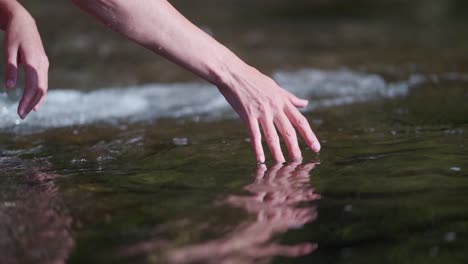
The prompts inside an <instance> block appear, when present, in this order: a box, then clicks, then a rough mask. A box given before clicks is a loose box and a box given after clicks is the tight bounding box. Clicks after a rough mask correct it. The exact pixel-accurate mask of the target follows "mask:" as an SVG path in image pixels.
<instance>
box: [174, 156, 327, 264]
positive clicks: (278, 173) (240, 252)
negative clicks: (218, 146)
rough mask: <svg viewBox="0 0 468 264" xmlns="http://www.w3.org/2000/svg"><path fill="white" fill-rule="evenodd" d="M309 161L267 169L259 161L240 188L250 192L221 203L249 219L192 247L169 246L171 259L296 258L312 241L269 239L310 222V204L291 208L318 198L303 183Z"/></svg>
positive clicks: (236, 260)
mask: <svg viewBox="0 0 468 264" xmlns="http://www.w3.org/2000/svg"><path fill="white" fill-rule="evenodd" d="M314 166H315V164H313V163H309V164H297V163H296V164H291V165H286V166H281V165H276V166H273V167H272V168H270V169H269V170H267V168H266V166H265V165H263V164H262V165H259V167H258V168H257V170H256V174H255V182H254V183H252V184H250V185H248V186H246V187H245V189H246V190H247V191H249V192H250V193H251V194H252V195H250V196H231V197H229V198H228V199H227V203H228V204H230V205H233V206H235V207H240V208H244V209H245V210H247V211H248V212H249V213H251V214H254V215H255V216H256V219H255V221H254V222H250V221H248V222H244V223H241V224H240V225H239V226H238V227H237V228H236V229H235V230H233V231H232V232H231V233H229V234H227V235H226V236H225V237H222V238H219V239H215V240H212V241H208V242H206V243H203V244H200V245H194V246H188V247H185V248H180V249H177V250H173V251H172V252H170V253H169V260H170V261H171V262H173V263H254V262H256V261H259V260H263V261H268V260H269V259H270V258H272V257H274V256H288V257H297V256H303V255H306V254H309V253H311V252H312V251H313V250H314V249H315V248H316V245H313V244H310V243H303V244H298V245H280V244H278V243H275V242H272V241H271V240H272V238H273V236H275V235H278V234H281V233H284V232H286V231H287V230H288V229H290V228H298V227H301V226H303V225H304V224H306V223H308V222H310V221H313V220H314V219H315V218H316V216H317V213H316V210H315V208H313V207H303V208H298V207H296V206H297V205H298V204H299V203H301V202H308V201H313V200H316V199H318V198H319V197H320V196H319V195H318V194H316V193H315V192H314V190H312V189H311V188H310V186H309V172H310V171H311V170H312V169H313V168H314Z"/></svg>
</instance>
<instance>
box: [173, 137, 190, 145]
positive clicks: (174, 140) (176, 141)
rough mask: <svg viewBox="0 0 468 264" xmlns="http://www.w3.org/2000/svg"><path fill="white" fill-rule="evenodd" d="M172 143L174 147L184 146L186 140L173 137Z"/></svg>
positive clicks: (186, 142)
mask: <svg viewBox="0 0 468 264" xmlns="http://www.w3.org/2000/svg"><path fill="white" fill-rule="evenodd" d="M172 143H174V145H176V146H186V145H187V144H188V138H186V137H175V138H173V139H172Z"/></svg>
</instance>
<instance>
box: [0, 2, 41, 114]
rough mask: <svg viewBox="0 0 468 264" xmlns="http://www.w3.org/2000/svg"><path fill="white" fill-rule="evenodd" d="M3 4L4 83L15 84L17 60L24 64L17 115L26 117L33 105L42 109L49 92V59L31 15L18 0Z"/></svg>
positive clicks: (12, 85) (10, 86) (35, 108)
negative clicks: (6, 15) (4, 14)
mask: <svg viewBox="0 0 468 264" xmlns="http://www.w3.org/2000/svg"><path fill="white" fill-rule="evenodd" d="M2 7H3V9H4V10H2V11H5V13H6V14H8V18H7V21H6V24H5V38H4V52H5V59H6V71H5V86H6V87H7V88H8V89H12V88H14V87H15V86H16V82H17V78H18V64H21V65H22V66H23V70H24V72H25V88H24V92H23V96H22V97H21V100H20V102H19V106H18V115H19V116H20V117H21V118H22V119H24V118H26V116H27V115H28V114H29V112H30V111H31V110H32V109H34V110H35V111H37V110H38V109H39V105H40V103H41V101H42V100H43V98H44V96H45V94H46V92H47V79H48V78H47V77H48V76H47V74H48V69H49V61H48V59H47V56H46V53H45V51H44V48H43V46H42V41H41V37H40V35H39V32H38V30H37V27H36V23H35V22H34V19H33V18H32V17H31V15H30V14H29V13H28V12H27V11H26V10H25V9H24V8H23V7H22V6H20V5H19V4H18V3H17V2H16V1H11V2H8V3H7V4H4V5H3V6H2ZM5 9H8V10H5Z"/></svg>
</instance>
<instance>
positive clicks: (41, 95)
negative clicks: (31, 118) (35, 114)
mask: <svg viewBox="0 0 468 264" xmlns="http://www.w3.org/2000/svg"><path fill="white" fill-rule="evenodd" d="M42 98H44V92H43V91H42V90H40V89H38V90H37V91H36V94H35V95H34V98H33V100H32V101H31V103H30V104H29V107H28V110H27V113H29V112H31V110H32V109H34V110H35V108H36V106H37V105H38V104H39V102H40V101H41V100H42ZM35 111H37V110H35Z"/></svg>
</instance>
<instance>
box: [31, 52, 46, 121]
mask: <svg viewBox="0 0 468 264" xmlns="http://www.w3.org/2000/svg"><path fill="white" fill-rule="evenodd" d="M40 70H41V71H40V74H39V76H38V77H39V80H38V82H39V87H38V89H39V91H38V93H39V95H40V99H39V101H37V102H35V103H34V105H33V109H34V111H36V112H37V111H38V110H39V107H40V106H41V104H42V102H43V101H44V98H45V96H46V94H47V90H48V85H49V61H48V60H47V59H45V60H44V61H43V63H42V66H41V68H40Z"/></svg>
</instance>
